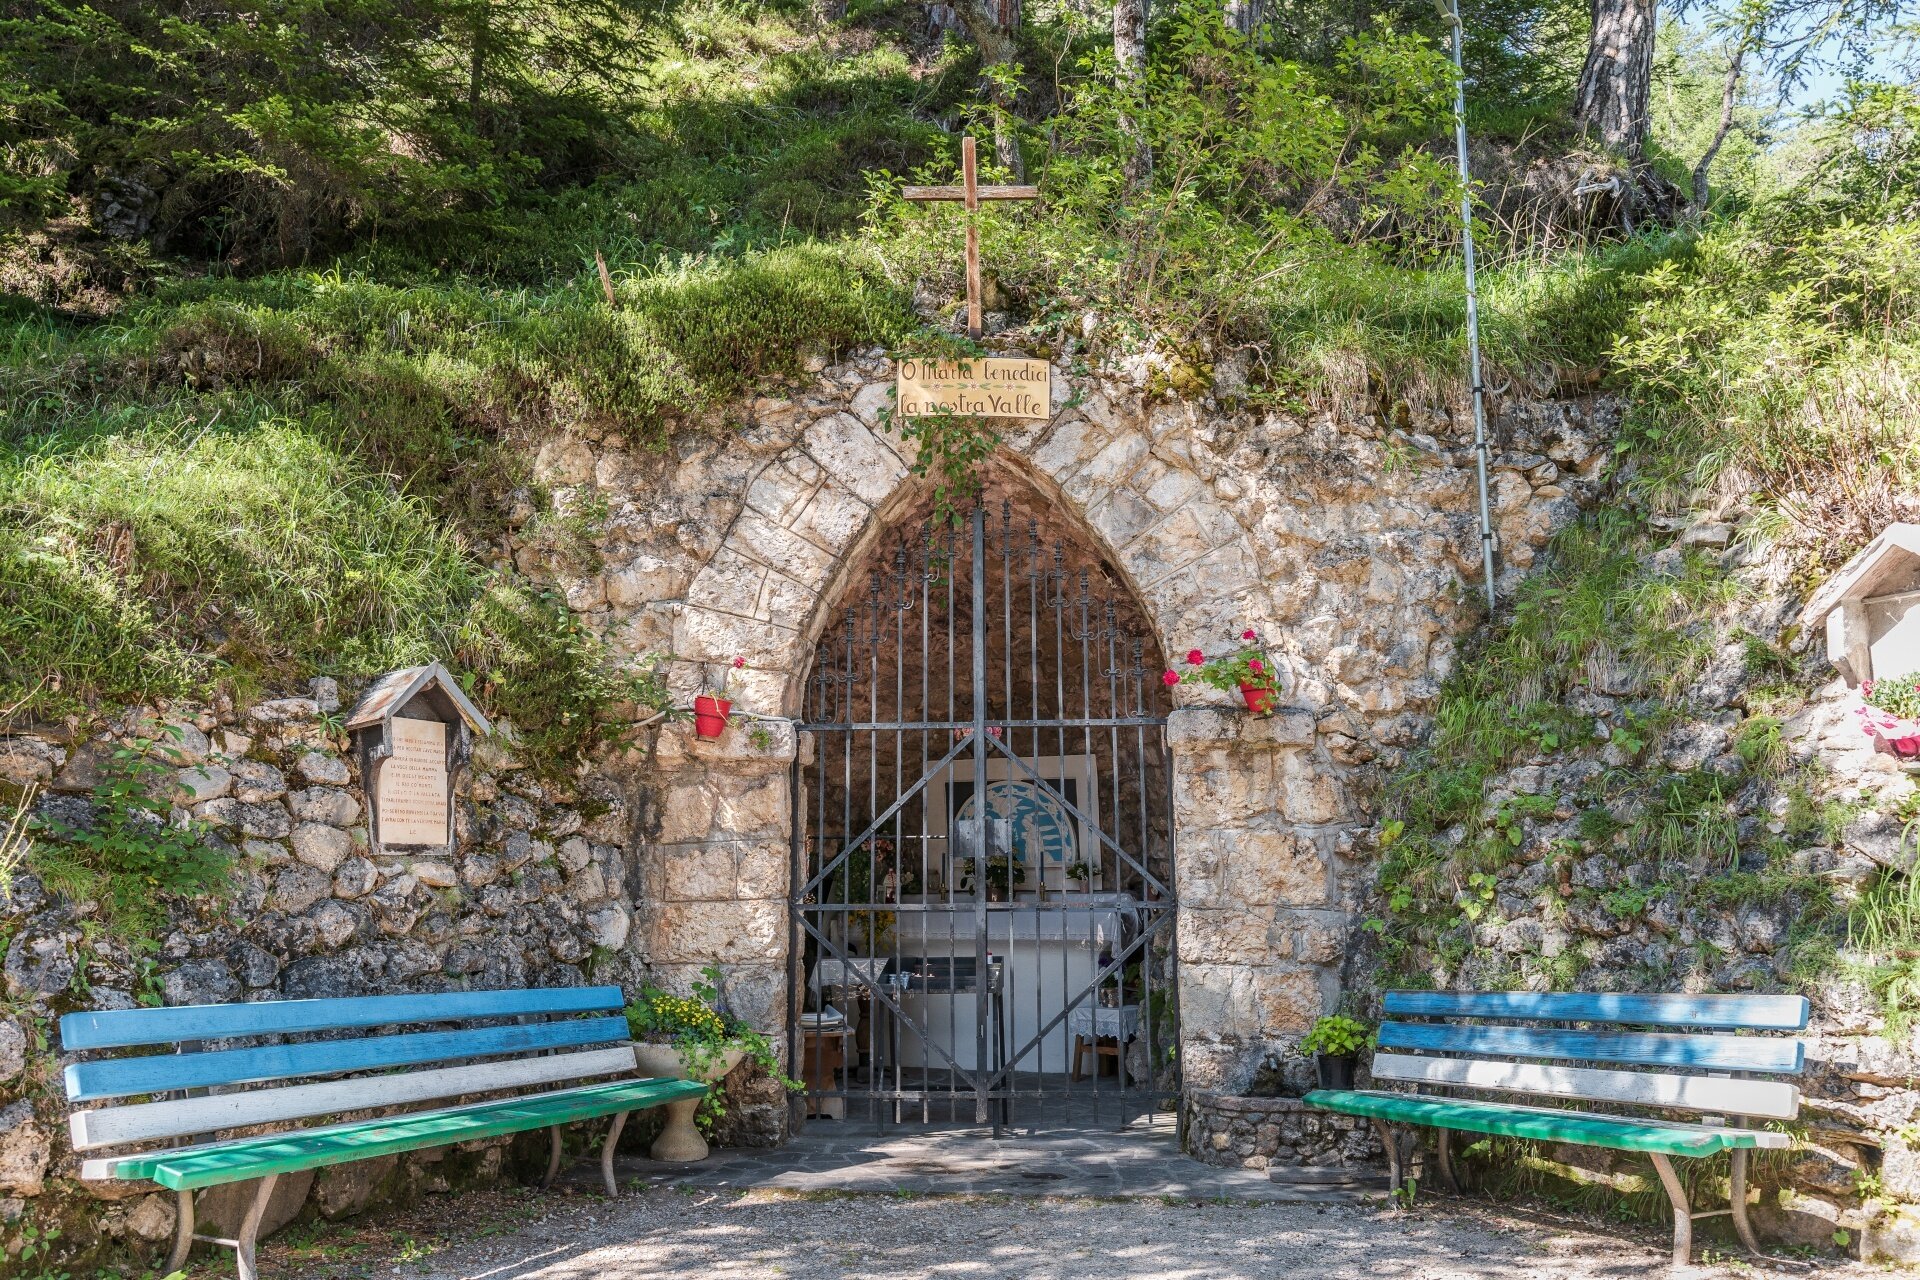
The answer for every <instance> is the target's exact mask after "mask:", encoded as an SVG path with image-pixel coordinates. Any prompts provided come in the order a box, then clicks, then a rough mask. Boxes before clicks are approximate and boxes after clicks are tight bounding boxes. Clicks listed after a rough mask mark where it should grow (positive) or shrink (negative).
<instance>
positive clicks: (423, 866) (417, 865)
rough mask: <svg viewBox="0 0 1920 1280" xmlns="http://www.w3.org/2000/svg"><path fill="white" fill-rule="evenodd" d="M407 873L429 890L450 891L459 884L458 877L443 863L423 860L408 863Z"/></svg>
mask: <svg viewBox="0 0 1920 1280" xmlns="http://www.w3.org/2000/svg"><path fill="white" fill-rule="evenodd" d="M407 872H408V874H410V875H411V876H413V878H414V879H415V880H418V881H419V882H420V883H421V884H423V885H426V886H427V888H429V889H451V888H453V887H454V886H455V885H457V884H459V883H460V877H459V875H458V874H457V873H456V872H455V871H454V869H453V868H452V867H451V866H450V865H448V864H447V863H445V862H439V861H435V860H423V861H420V862H413V863H409V864H408V866H407Z"/></svg>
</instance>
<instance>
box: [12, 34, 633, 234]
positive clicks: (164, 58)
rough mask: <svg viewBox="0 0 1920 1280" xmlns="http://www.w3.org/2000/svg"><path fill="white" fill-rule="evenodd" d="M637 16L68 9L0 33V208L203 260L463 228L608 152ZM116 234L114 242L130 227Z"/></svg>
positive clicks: (613, 150) (613, 145)
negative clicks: (90, 213)
mask: <svg viewBox="0 0 1920 1280" xmlns="http://www.w3.org/2000/svg"><path fill="white" fill-rule="evenodd" d="M656 16H657V14H656V9H655V6H654V5H653V4H652V3H651V2H650V0H576V2H575V3H569V4H564V5H563V4H555V3H548V2H545V0H479V2H476V0H417V2H410V3H404V4H403V3H396V2H395V0H344V2H334V3H328V4H324V5H321V4H315V3H310V2H307V0H272V2H271V3H268V4H266V5H265V6H263V7H257V8H255V9H251V10H248V11H247V12H245V13H238V12H233V11H229V10H223V9H212V10H209V9H206V8H204V7H202V6H197V5H191V4H181V3H166V4H137V3H131V2H130V0H102V2H101V3H98V4H94V5H76V4H69V3H65V2H64V0H49V2H48V3H43V4H37V5H32V6H27V7H25V8H24V9H16V10H13V11H10V12H9V13H8V14H7V15H6V17H5V18H4V20H3V21H0V83H5V84H9V85H14V84H18V85H25V86H31V88H30V89H29V90H27V91H25V92H24V93H22V92H20V91H17V90H10V91H9V96H10V97H12V98H14V101H12V102H10V103H8V104H7V105H9V106H11V107H12V108H13V109H12V110H11V111H7V112H5V113H4V114H0V120H4V123H3V124H0V211H4V212H8V213H11V214H12V215H13V217H14V220H15V221H17V222H28V223H31V222H32V221H34V220H36V219H39V218H44V217H47V216H49V215H50V214H53V213H54V212H56V211H58V210H59V209H60V207H61V206H62V205H64V204H65V203H66V202H67V201H68V200H70V199H84V200H91V201H93V202H95V203H96V204H98V203H101V202H105V201H117V202H118V203H119V204H120V205H122V206H123V207H125V208H129V209H131V210H133V211H134V219H135V220H134V223H133V226H132V228H131V229H132V230H134V232H135V234H148V233H149V230H150V232H151V235H152V237H153V239H154V240H155V241H156V242H163V243H167V244H169V245H171V246H174V247H177V248H185V249H189V250H190V251H193V252H197V253H200V254H203V255H205V256H207V257H211V258H227V259H230V260H238V261H250V262H262V261H264V262H279V263H288V262H297V261H301V260H304V259H305V258H306V257H307V256H308V255H309V254H311V253H313V252H315V251H316V250H324V249H325V248H326V247H328V246H329V245H335V244H339V243H341V242H342V241H343V240H345V239H346V238H347V237H349V236H362V235H370V234H374V233H376V232H379V233H384V234H387V235H392V234H395V233H401V234H414V235H428V236H430V235H435V234H445V233H447V232H450V231H457V230H469V231H470V230H474V229H477V228H480V227H484V226H487V225H491V224H493V223H494V219H495V211H496V210H497V209H498V207H499V206H501V205H502V204H503V203H505V202H507V201H509V200H511V199H512V198H514V197H515V196H517V195H520V194H522V193H524V192H526V191H527V190H529V189H530V188H532V187H534V186H535V185H536V184H538V183H541V182H542V181H548V182H550V181H552V180H554V179H555V178H562V179H568V180H571V179H572V178H574V177H575V176H577V175H578V174H579V173H580V172H581V171H583V170H585V171H588V172H591V171H592V170H593V169H595V168H597V167H600V166H603V165H607V164H609V163H610V162H612V161H613V160H615V159H616V158H621V157H620V145H619V144H620V142H621V141H622V140H623V139H624V137H625V136H626V130H625V129H624V128H623V127H622V124H623V117H622V114H621V112H620V111H619V109H618V108H619V105H620V103H621V102H622V101H623V100H624V99H625V98H627V97H629V96H631V95H632V94H634V93H635V92H637V91H638V90H639V89H640V87H641V86H642V84H643V83H644V74H643V72H644V66H645V63H646V61H647V55H648V52H649V50H650V42H649V33H650V24H651V22H652V20H653V19H654V18H655V17H656ZM124 229H125V228H123V230H124Z"/></svg>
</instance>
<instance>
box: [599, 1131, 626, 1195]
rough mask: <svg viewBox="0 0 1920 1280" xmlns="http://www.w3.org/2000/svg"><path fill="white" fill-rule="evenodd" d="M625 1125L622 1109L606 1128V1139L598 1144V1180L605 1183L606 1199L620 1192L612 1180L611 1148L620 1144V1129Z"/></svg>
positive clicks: (617, 1185)
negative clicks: (611, 1124) (610, 1126)
mask: <svg viewBox="0 0 1920 1280" xmlns="http://www.w3.org/2000/svg"><path fill="white" fill-rule="evenodd" d="M626 1127H627V1113H626V1112H624V1111H622V1112H621V1113H620V1114H619V1115H616V1116H615V1117H614V1118H613V1127H612V1128H610V1129H608V1130H607V1140H606V1141H605V1142H604V1143H602V1144H601V1146H600V1180H601V1181H602V1182H604V1183H606V1184H607V1199H609V1200H611V1199H613V1198H614V1197H615V1196H617V1195H619V1194H620V1186H619V1184H618V1183H616V1182H615V1181H614V1180H613V1149H614V1148H615V1147H617V1146H619V1145H620V1131H621V1130H622V1129H624V1128H626Z"/></svg>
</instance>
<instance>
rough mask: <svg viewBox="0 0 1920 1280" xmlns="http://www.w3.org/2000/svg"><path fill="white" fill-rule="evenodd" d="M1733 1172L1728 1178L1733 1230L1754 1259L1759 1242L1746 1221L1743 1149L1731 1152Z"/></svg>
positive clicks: (1737, 1148)
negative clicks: (1731, 1200)
mask: <svg viewBox="0 0 1920 1280" xmlns="http://www.w3.org/2000/svg"><path fill="white" fill-rule="evenodd" d="M1732 1163H1733V1172H1732V1176H1731V1177H1729V1179H1728V1183H1729V1184H1730V1185H1729V1187H1728V1190H1730V1191H1731V1192H1732V1193H1733V1197H1732V1198H1733V1229H1734V1230H1735V1231H1737V1232H1738V1233H1739V1234H1740V1243H1741V1245H1743V1246H1744V1247H1745V1248H1746V1251H1747V1252H1748V1253H1750V1254H1752V1255H1753V1256H1754V1257H1756V1258H1757V1257H1759V1256H1760V1240H1759V1238H1758V1237H1757V1236H1755V1235H1754V1234H1753V1224H1752V1223H1751V1222H1748V1221H1747V1152H1746V1148H1744V1147H1736V1148H1735V1149H1734V1151H1733V1161H1732Z"/></svg>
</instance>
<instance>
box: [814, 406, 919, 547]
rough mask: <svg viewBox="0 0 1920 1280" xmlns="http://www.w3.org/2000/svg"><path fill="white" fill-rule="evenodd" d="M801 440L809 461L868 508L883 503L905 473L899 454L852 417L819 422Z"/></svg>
mask: <svg viewBox="0 0 1920 1280" xmlns="http://www.w3.org/2000/svg"><path fill="white" fill-rule="evenodd" d="M805 439H806V447H807V452H808V454H810V455H811V456H812V457H813V460H814V461H815V462H818V463H819V464H820V465H821V467H823V468H824V469H825V470H826V472H827V474H828V475H831V476H834V477H835V478H837V479H838V480H840V481H841V482H842V483H844V484H845V485H846V486H847V487H848V488H849V489H851V490H852V491H853V494H854V496H855V497H857V498H859V499H860V500H861V501H862V502H865V503H866V504H867V505H869V506H877V505H878V504H880V503H882V502H884V501H886V499H887V497H888V495H890V494H891V493H892V492H893V490H894V488H895V486H897V485H898V484H899V483H900V481H901V480H902V479H903V478H905V476H906V474H907V468H906V464H905V463H903V462H901V461H900V457H899V455H898V454H896V453H894V451H893V450H892V449H891V448H890V447H888V446H887V445H886V444H885V443H884V442H883V441H881V440H880V439H879V438H878V437H876V436H875V435H874V434H873V432H871V431H869V430H868V429H867V427H866V424H864V423H863V422H861V420H860V419H858V418H856V417H854V416H853V415H852V414H848V413H836V414H834V415H833V416H831V417H827V418H821V419H819V420H818V421H817V422H815V423H814V424H813V425H812V426H811V427H809V428H807V434H806V437H805ZM834 545H842V544H834Z"/></svg>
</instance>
